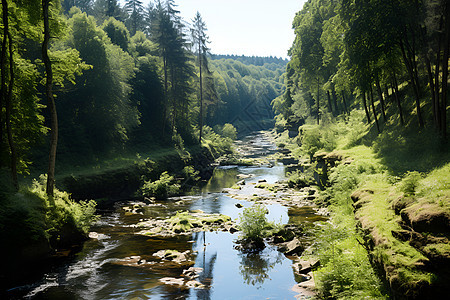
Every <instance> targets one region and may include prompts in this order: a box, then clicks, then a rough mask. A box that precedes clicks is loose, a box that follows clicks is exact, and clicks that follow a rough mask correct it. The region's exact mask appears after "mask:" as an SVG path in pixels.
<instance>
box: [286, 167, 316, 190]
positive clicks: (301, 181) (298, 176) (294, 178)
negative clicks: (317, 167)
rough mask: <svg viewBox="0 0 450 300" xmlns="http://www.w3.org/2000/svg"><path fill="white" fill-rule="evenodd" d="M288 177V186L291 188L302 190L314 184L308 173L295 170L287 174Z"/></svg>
mask: <svg viewBox="0 0 450 300" xmlns="http://www.w3.org/2000/svg"><path fill="white" fill-rule="evenodd" d="M287 176H288V186H289V187H291V188H298V189H300V188H304V187H307V186H310V185H312V184H314V178H313V177H312V176H311V174H309V173H305V172H302V171H300V170H296V171H293V172H289V173H287Z"/></svg>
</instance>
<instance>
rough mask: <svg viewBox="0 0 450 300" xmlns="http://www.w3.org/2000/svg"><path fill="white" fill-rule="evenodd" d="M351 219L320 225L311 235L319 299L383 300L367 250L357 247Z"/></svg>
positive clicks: (380, 286)
mask: <svg viewBox="0 0 450 300" xmlns="http://www.w3.org/2000/svg"><path fill="white" fill-rule="evenodd" d="M354 222H355V221H354V220H353V218H350V217H340V218H339V220H335V221H334V222H333V223H334V224H333V223H330V222H327V223H322V224H321V226H317V227H316V228H315V229H314V230H313V231H312V235H313V236H314V240H315V241H316V242H315V243H314V245H313V247H312V248H310V251H312V252H313V253H314V255H315V256H316V257H317V258H318V259H319V260H320V265H321V267H320V268H319V269H318V270H317V271H315V273H314V276H315V280H316V287H317V289H318V292H319V295H320V296H321V299H322V298H323V299H385V298H386V297H385V296H384V295H383V289H382V284H381V282H380V280H379V279H378V278H377V276H376V274H375V273H374V271H373V269H372V266H371V264H370V262H369V259H368V257H367V252H366V250H365V249H364V248H363V247H362V246H361V245H360V244H359V242H358V235H357V233H356V232H355V230H354V228H355V224H354Z"/></svg>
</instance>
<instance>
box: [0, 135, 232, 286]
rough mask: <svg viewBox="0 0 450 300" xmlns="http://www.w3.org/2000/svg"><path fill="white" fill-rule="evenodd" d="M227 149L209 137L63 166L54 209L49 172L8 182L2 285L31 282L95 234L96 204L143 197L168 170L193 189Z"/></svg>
mask: <svg viewBox="0 0 450 300" xmlns="http://www.w3.org/2000/svg"><path fill="white" fill-rule="evenodd" d="M218 139H219V140H220V141H222V139H220V138H218ZM229 143H230V144H231V141H230V142H229ZM227 151H228V150H227V148H226V147H221V146H220V145H217V144H216V143H211V144H210V142H209V141H208V140H207V141H206V146H202V147H200V146H196V147H191V148H184V149H182V150H177V149H174V148H170V149H166V151H163V150H162V149H161V150H160V151H158V152H157V153H156V154H155V155H152V156H151V158H152V159H150V158H147V159H144V158H139V159H137V160H134V161H130V162H128V163H124V162H122V163H118V164H117V165H118V166H117V167H115V168H114V166H112V165H111V164H109V165H108V164H105V167H104V168H95V167H92V168H89V167H84V168H83V169H79V170H75V172H74V173H72V174H70V173H68V172H67V171H64V170H62V173H63V174H61V175H59V176H58V178H57V186H58V188H60V190H56V192H55V199H54V201H55V205H56V206H55V207H54V208H52V207H53V206H52V203H51V202H50V201H49V199H48V198H47V197H46V195H45V191H44V189H43V187H44V186H45V178H44V177H42V178H41V179H39V180H34V181H33V183H32V184H31V185H30V186H28V187H27V186H23V187H22V188H21V190H20V191H19V192H15V191H14V189H12V188H11V187H12V183H10V184H8V181H6V180H4V181H2V182H1V187H2V188H1V189H0V203H1V207H0V227H1V240H2V241H4V243H3V245H2V247H1V250H0V252H1V254H2V257H8V260H7V261H6V262H5V263H4V264H3V268H2V270H1V272H0V282H1V284H0V290H1V291H2V292H3V290H4V289H7V288H8V287H11V286H13V285H16V284H18V283H20V282H27V281H28V280H29V279H30V278H33V277H34V276H39V274H41V273H42V272H45V270H47V268H48V267H49V266H54V265H58V264H59V262H61V261H63V262H64V261H66V260H67V259H70V258H71V257H73V255H75V254H76V253H77V252H78V251H80V249H82V247H83V243H84V242H85V241H86V240H88V239H89V237H88V232H89V227H90V224H91V223H92V221H93V220H94V219H95V217H94V213H95V207H97V209H100V211H101V209H104V208H108V207H109V208H110V207H112V206H113V204H114V203H115V202H117V201H120V200H130V199H134V198H137V194H136V193H137V191H138V190H139V188H140V186H141V185H142V184H143V182H144V180H156V179H157V178H159V176H160V175H161V173H163V172H165V171H168V172H170V173H171V174H174V175H175V176H176V178H177V181H178V182H180V186H181V189H180V192H185V191H188V190H190V189H192V188H193V187H194V186H196V185H198V184H201V182H202V181H203V182H206V181H207V180H208V179H209V178H210V177H211V175H212V172H213V169H214V166H213V162H214V160H215V157H214V155H215V156H219V155H220V154H222V153H226V152H227ZM185 167H190V168H192V170H193V171H192V172H194V171H195V174H196V177H195V180H192V178H189V180H188V179H187V178H184V177H183V176H184V175H185V174H183V169H184V168H185ZM66 170H67V169H66ZM67 174H69V175H67ZM4 178H8V177H7V175H5V176H4ZM141 198H142V197H141ZM87 199H95V202H94V201H87ZM85 200H86V201H85Z"/></svg>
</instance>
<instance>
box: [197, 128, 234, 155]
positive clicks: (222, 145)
mask: <svg viewBox="0 0 450 300" xmlns="http://www.w3.org/2000/svg"><path fill="white" fill-rule="evenodd" d="M216 129H217V127H216ZM203 143H204V146H206V147H209V148H210V150H211V152H212V153H213V155H217V156H220V155H222V154H225V153H231V152H232V145H233V140H232V139H231V138H229V137H223V136H222V135H220V134H217V133H216V132H214V130H213V129H212V128H211V127H209V126H204V127H203Z"/></svg>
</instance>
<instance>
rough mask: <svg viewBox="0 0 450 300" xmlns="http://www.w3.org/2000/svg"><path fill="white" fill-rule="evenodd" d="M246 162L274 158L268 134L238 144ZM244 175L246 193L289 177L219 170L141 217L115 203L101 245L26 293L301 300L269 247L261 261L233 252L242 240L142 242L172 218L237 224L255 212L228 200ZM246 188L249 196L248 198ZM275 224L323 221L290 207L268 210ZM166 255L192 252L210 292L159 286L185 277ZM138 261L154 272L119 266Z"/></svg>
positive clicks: (285, 261)
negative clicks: (191, 216)
mask: <svg viewBox="0 0 450 300" xmlns="http://www.w3.org/2000/svg"><path fill="white" fill-rule="evenodd" d="M237 146H238V147H241V150H243V151H244V152H245V155H246V156H247V157H264V156H266V155H268V154H272V153H274V152H275V151H276V149H275V146H274V145H273V143H272V142H271V140H270V138H269V137H268V135H266V134H264V133H257V134H254V135H251V136H248V137H246V138H245V139H243V140H241V141H239V142H238V143H237ZM238 174H252V177H250V178H247V179H245V183H246V184H245V186H244V188H243V189H242V192H243V193H246V192H248V193H252V188H254V185H252V184H251V183H252V182H258V181H259V180H266V181H267V182H268V183H274V182H276V181H278V180H282V179H284V178H285V170H284V166H283V165H281V164H278V163H276V162H273V163H272V165H267V166H265V165H262V166H258V167H237V166H227V167H219V168H217V169H216V170H215V172H214V175H213V177H212V178H211V179H210V181H209V183H208V184H207V185H206V186H205V187H204V188H203V190H202V191H201V192H198V193H197V194H195V195H191V196H183V197H177V198H173V199H169V200H167V201H164V202H159V203H155V204H153V205H148V206H145V207H144V212H143V214H139V215H133V214H127V213H126V211H125V210H123V208H122V207H123V206H125V205H130V204H129V203H116V205H115V207H114V208H113V209H110V210H108V211H102V212H101V215H102V216H101V219H100V221H99V222H98V223H97V224H95V226H94V227H93V228H92V231H95V232H97V233H98V238H97V239H91V240H89V241H87V242H86V243H85V244H84V247H83V249H82V251H81V252H79V253H78V254H77V255H76V256H75V257H74V258H73V259H71V260H70V261H68V262H67V263H65V264H63V265H60V266H58V267H55V268H54V269H53V270H52V271H51V272H49V273H47V274H45V275H44V276H43V277H42V279H41V280H39V281H37V282H35V283H33V284H30V285H28V286H26V287H21V289H22V290H24V289H25V290H26V292H25V293H24V294H26V297H25V298H31V299H295V296H297V298H302V297H301V296H298V294H297V293H296V292H294V291H293V290H292V287H293V286H294V285H295V284H296V283H297V282H296V281H295V276H294V272H293V269H292V260H291V259H289V258H287V257H285V256H284V254H282V253H280V252H278V251H277V250H276V248H275V247H274V246H269V245H268V246H267V247H266V248H265V249H264V250H263V251H262V252H260V253H257V254H244V253H242V252H241V251H239V250H236V249H235V245H236V244H235V242H234V241H235V240H236V239H237V237H238V233H234V234H231V233H229V232H197V233H194V234H191V235H180V236H176V237H170V238H169V237H157V236H154V237H149V236H142V235H136V234H135V233H136V232H137V231H139V229H137V228H136V227H134V225H135V224H137V223H138V222H139V221H140V220H142V219H144V220H146V219H152V218H159V219H163V218H167V217H169V216H172V215H174V214H175V213H176V211H179V210H189V211H193V210H202V211H204V212H205V213H221V214H225V215H228V216H230V217H231V218H232V219H237V218H238V216H239V213H240V212H242V208H238V207H237V206H236V204H238V203H239V204H241V205H242V206H244V207H248V206H251V205H252V203H251V202H250V201H247V200H237V199H233V198H231V197H230V196H229V195H228V194H226V193H222V190H223V188H229V187H231V186H233V185H234V184H235V183H236V182H237V181H238V177H237V175H238ZM246 189H248V191H246ZM266 207H267V208H268V210H269V214H268V215H267V217H268V219H269V220H271V221H276V222H282V223H284V224H286V223H304V222H312V221H315V220H319V219H321V217H318V216H317V215H315V214H314V210H313V209H312V208H311V207H301V208H295V209H294V208H288V207H285V206H282V205H281V204H278V203H273V204H268V205H266ZM163 249H175V250H178V251H180V252H183V251H187V250H190V251H194V252H193V253H194V260H195V265H194V267H199V268H202V269H203V271H202V272H201V273H200V274H199V277H198V278H197V279H196V280H198V281H199V282H201V283H202V284H204V285H205V286H206V287H207V288H206V289H193V288H192V289H181V288H178V287H174V286H171V285H165V284H162V283H161V282H160V279H161V278H163V277H179V276H180V274H181V272H182V270H183V269H185V268H186V266H181V265H179V264H177V263H167V262H166V263H161V262H160V260H159V259H158V258H157V257H155V256H153V254H154V253H155V252H157V251H159V250H163ZM130 256H140V257H141V258H142V259H145V260H146V261H147V262H149V263H152V265H151V267H148V266H147V265H146V266H145V267H139V266H138V265H136V266H127V265H123V264H118V263H117V261H118V260H121V259H124V258H125V257H130Z"/></svg>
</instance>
